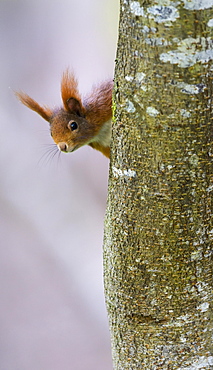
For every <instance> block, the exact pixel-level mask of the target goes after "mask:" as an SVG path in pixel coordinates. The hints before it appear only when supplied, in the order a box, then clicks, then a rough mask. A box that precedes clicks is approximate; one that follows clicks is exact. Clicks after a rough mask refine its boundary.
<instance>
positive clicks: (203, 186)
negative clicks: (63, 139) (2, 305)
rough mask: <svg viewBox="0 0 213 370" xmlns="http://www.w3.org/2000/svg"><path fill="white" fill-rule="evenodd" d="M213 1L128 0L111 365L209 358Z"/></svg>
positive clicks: (107, 250)
mask: <svg viewBox="0 0 213 370" xmlns="http://www.w3.org/2000/svg"><path fill="white" fill-rule="evenodd" d="M212 6H213V1H212V0H200V1H197V0H192V1H190V0H183V1H182V2H176V3H175V2H171V1H169V0H165V1H164V0H159V1H158V2H154V1H153V2H152V3H151V2H150V4H148V3H147V2H142V1H141V2H138V1H129V0H122V1H121V11H120V26H119V41H118V51H117V63H116V71H115V88H114V107H113V108H114V123H113V140H112V141H113V143H112V149H111V162H110V178H109V192H108V207H107V213H106V220H105V238H104V284H105V296H106V305H107V310H108V316H109V324H110V331H111V341H112V355H113V364H114V369H115V370H125V369H132V370H134V369H152V370H154V369H181V370H182V369H186V370H191V369H213V344H212V342H213V340H212V338H213V337H212V335H213V333H212V331H213V312H212V295H213V278H212V277H213V263H212V240H213V217H212V213H213V200H212V192H213V145H212V144H213V143H212V141H213V115H212V81H213V76H212V72H213V63H212V60H213V41H212V40H211V35H212V30H213V28H212V27H213V19H211V18H213V9H212Z"/></svg>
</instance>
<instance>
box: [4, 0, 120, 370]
mask: <svg viewBox="0 0 213 370" xmlns="http://www.w3.org/2000/svg"><path fill="white" fill-rule="evenodd" d="M118 6H119V4H118V1H115V0H86V1H85V0H64V1H60V0H57V1H53V0H45V1H44V0H30V1H27V0H19V1H17V0H2V1H0V126H1V135H0V172H1V182H0V370H111V369H112V363H111V352H110V340H109V330H108V322H107V314H106V309H105V302H104V294H103V278H102V239H103V220H104V213H105V206H106V196H107V179H108V164H109V162H108V160H107V159H106V158H105V157H104V156H102V155H101V154H99V153H98V152H95V151H94V150H92V149H91V148H89V147H85V148H83V149H80V150H78V151H77V152H75V153H73V154H68V155H66V154H61V156H60V159H58V158H57V156H55V157H54V158H53V159H52V160H49V161H48V158H47V157H42V155H43V154H44V153H45V151H46V150H47V147H46V146H45V145H46V144H50V143H52V140H51V138H50V136H49V130H48V124H47V123H46V122H45V121H44V120H42V118H40V117H39V116H38V115H36V114H35V113H34V112H31V111H30V110H28V109H27V108H25V107H24V106H22V105H21V104H20V103H19V102H18V101H17V100H16V98H15V97H14V94H13V90H18V89H22V90H24V91H26V92H27V93H29V94H30V95H31V96H32V97H33V98H35V99H36V100H37V101H38V102H40V103H42V104H48V105H50V106H51V107H52V106H55V105H56V106H57V105H60V104H61V97H60V79H61V75H62V72H63V70H64V69H65V68H66V67H67V66H71V67H72V68H73V69H74V70H75V71H76V73H77V75H78V77H79V83H80V89H81V91H83V92H86V91H88V90H89V89H90V87H91V85H92V84H93V83H96V82H98V81H101V80H103V79H105V78H108V77H112V76H113V70H114V60H115V54H116V42H117V27H118Z"/></svg>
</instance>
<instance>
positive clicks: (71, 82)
mask: <svg viewBox="0 0 213 370" xmlns="http://www.w3.org/2000/svg"><path fill="white" fill-rule="evenodd" d="M61 96H62V100H63V103H64V108H65V109H66V110H67V111H69V112H71V113H76V114H77V115H78V116H84V107H83V105H82V102H81V96H80V94H79V91H78V82H77V79H76V78H75V75H74V73H70V72H69V70H68V69H67V70H66V71H65V72H64V74H63V77H62V81H61Z"/></svg>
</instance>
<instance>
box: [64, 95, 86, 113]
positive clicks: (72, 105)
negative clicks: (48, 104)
mask: <svg viewBox="0 0 213 370" xmlns="http://www.w3.org/2000/svg"><path fill="white" fill-rule="evenodd" d="M66 105H67V108H68V109H69V111H70V113H75V114H77V115H78V116H80V117H83V116H84V113H83V111H82V105H81V103H80V102H79V101H78V100H77V99H75V98H70V99H68V100H67V104H66Z"/></svg>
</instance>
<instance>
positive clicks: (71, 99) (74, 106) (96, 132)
mask: <svg viewBox="0 0 213 370" xmlns="http://www.w3.org/2000/svg"><path fill="white" fill-rule="evenodd" d="M112 89H113V81H106V82H103V83H102V84H100V85H99V86H97V87H94V88H93V89H92V91H91V93H90V94H89V95H88V96H86V97H85V98H84V99H83V100H82V99H81V96H80V94H79V91H78V82H77V79H76V77H75V75H74V73H70V72H69V70H67V71H66V72H64V73H63V77H62V81H61V96H62V101H63V107H61V108H58V109H53V110H52V109H50V108H48V107H47V106H40V105H39V104H38V103H37V102H36V101H35V100H33V99H32V98H31V97H30V96H29V95H27V94H25V93H23V92H16V93H15V94H16V96H17V98H18V99H19V100H20V101H21V103H23V104H24V105H26V106H27V107H28V108H30V109H32V110H33V111H35V112H37V113H38V114H39V115H40V116H41V117H43V118H44V119H45V120H46V121H48V122H49V124H50V133H51V136H52V138H53V140H54V142H55V143H56V144H57V146H58V149H59V150H60V151H61V152H65V153H70V152H73V151H75V150H76V149H78V148H80V147H81V146H83V145H86V144H88V145H90V146H91V147H92V148H94V149H97V150H99V151H100V152H102V153H103V154H104V155H105V156H106V157H108V158H109V157H110V141H111V118H112Z"/></svg>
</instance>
